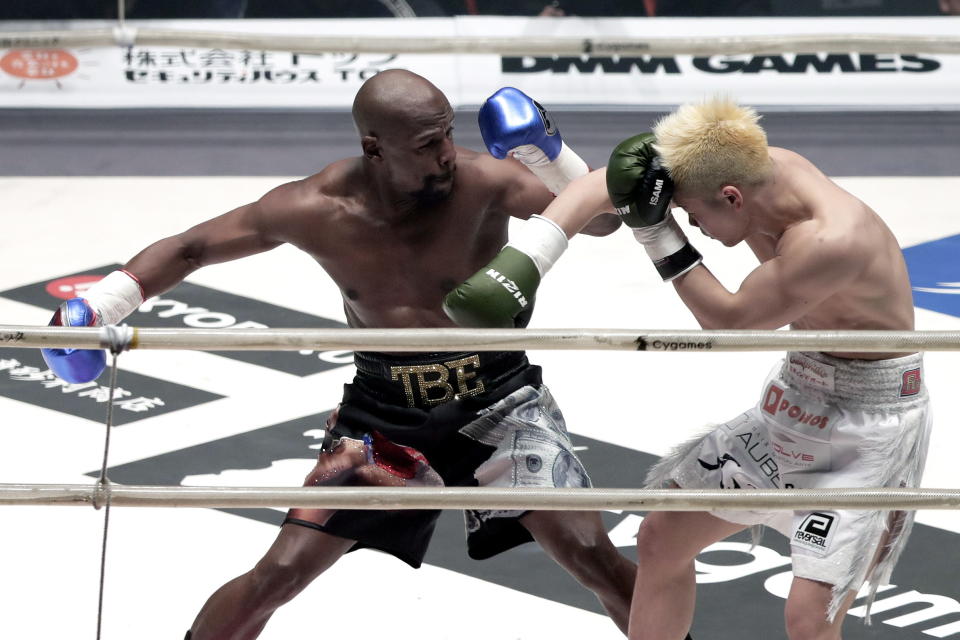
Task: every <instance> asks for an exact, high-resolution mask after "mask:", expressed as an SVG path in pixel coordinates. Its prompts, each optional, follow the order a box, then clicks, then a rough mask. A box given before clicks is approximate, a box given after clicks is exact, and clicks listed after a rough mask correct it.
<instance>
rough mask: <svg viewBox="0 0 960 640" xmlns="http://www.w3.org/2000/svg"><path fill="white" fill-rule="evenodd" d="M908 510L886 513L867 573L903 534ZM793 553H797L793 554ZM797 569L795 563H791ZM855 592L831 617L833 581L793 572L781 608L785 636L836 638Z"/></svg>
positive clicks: (792, 639)
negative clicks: (797, 574)
mask: <svg viewBox="0 0 960 640" xmlns="http://www.w3.org/2000/svg"><path fill="white" fill-rule="evenodd" d="M906 516H907V513H906V512H904V511H891V512H890V515H889V516H888V517H887V526H886V528H885V530H884V532H883V533H882V534H881V535H880V538H879V541H878V543H877V547H876V551H874V554H873V558H872V559H871V561H870V568H869V569H868V570H867V576H869V575H870V573H871V572H872V571H873V570H874V569H875V568H876V566H877V564H878V563H880V562H881V561H882V560H884V558H885V557H886V556H887V554H888V553H890V551H891V547H890V545H891V543H896V542H897V540H898V539H899V538H900V536H902V535H903V529H904V525H905V524H906ZM858 543H859V544H862V543H863V541H857V540H856V539H855V538H854V539H853V540H848V541H847V544H858ZM794 557H796V556H794ZM794 571H797V565H796V563H795V565H794ZM856 595H857V592H856V591H855V590H850V591H849V592H848V593H847V596H846V598H845V599H844V600H843V602H842V603H840V606H839V608H838V610H837V612H836V614H835V615H834V616H833V620H830V618H829V614H828V612H829V611H830V605H831V604H832V599H833V585H832V584H830V583H828V582H823V581H820V580H814V579H811V578H806V577H800V576H795V577H794V579H793V583H792V584H791V585H790V593H789V595H788V596H787V604H786V607H785V609H784V622H785V624H786V628H787V637H789V638H790V640H839V639H840V637H841V631H842V625H843V619H844V617H845V616H846V615H847V610H848V609H849V608H850V605H851V604H853V601H854V600H855V599H856Z"/></svg>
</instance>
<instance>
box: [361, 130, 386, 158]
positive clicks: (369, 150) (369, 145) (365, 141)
mask: <svg viewBox="0 0 960 640" xmlns="http://www.w3.org/2000/svg"><path fill="white" fill-rule="evenodd" d="M360 146H361V147H362V148H363V155H364V157H366V158H368V159H370V160H379V159H380V158H381V157H382V154H381V153H380V140H379V139H377V137H376V136H363V137H362V138H360Z"/></svg>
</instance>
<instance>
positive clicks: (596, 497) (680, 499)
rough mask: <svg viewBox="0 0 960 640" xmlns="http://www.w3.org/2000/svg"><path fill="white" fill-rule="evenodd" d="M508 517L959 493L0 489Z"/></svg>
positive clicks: (824, 504)
mask: <svg viewBox="0 0 960 640" xmlns="http://www.w3.org/2000/svg"><path fill="white" fill-rule="evenodd" d="M108 500H109V502H110V504H111V505H112V506H114V507H198V508H234V509H240V508H246V509H252V508H264V507H285V508H291V507H296V508H305V509H319V508H328V509H329V508H336V509H508V510H527V509H536V510H546V511H598V510H608V511H709V510H711V509H776V510H785V511H786V510H790V511H792V510H810V509H880V510H895V509H910V510H913V509H938V510H947V509H958V508H960V489H880V488H877V489H874V488H870V489H596V488H594V489H531V488H517V489H502V488H494V487H466V488H464V487H443V488H433V487H323V486H320V487H163V486H135V485H121V484H110V483H97V484H95V485H81V484H74V485H45V484H0V506H2V505H7V506H9V505H44V506H93V507H95V508H99V507H100V506H103V504H104V503H105V502H107V501H108Z"/></svg>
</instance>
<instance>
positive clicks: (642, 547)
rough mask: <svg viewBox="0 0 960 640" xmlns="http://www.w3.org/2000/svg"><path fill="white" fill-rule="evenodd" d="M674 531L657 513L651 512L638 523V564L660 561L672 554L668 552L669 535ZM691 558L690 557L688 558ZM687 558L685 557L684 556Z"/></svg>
mask: <svg viewBox="0 0 960 640" xmlns="http://www.w3.org/2000/svg"><path fill="white" fill-rule="evenodd" d="M674 533H675V532H673V531H671V530H670V527H669V525H668V524H667V523H666V522H664V519H663V518H662V517H661V514H659V513H651V514H650V515H648V516H647V517H646V518H644V519H643V522H642V523H640V529H639V530H638V531H637V561H638V562H639V564H640V565H646V566H650V565H653V564H657V563H661V562H663V561H664V560H666V559H667V558H670V557H671V555H672V554H670V553H669V551H670V549H669V546H670V545H669V543H670V540H671V536H672V535H674ZM690 559H691V560H692V558H690ZM684 560H687V558H684Z"/></svg>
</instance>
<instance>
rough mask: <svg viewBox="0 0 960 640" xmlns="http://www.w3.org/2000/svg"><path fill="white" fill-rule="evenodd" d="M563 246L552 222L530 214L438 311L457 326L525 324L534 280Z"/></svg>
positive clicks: (564, 239)
mask: <svg viewBox="0 0 960 640" xmlns="http://www.w3.org/2000/svg"><path fill="white" fill-rule="evenodd" d="M566 248H567V234H566V233H564V231H563V230H562V229H561V228H560V227H559V226H557V224H556V223H554V222H552V221H550V220H547V219H546V218H543V217H541V216H537V215H535V216H531V217H530V219H529V220H527V221H526V222H524V223H523V225H522V227H521V228H520V230H519V233H517V234H515V237H514V238H511V240H510V242H508V243H507V245H506V246H505V247H504V248H503V249H501V250H500V253H498V254H497V255H496V256H495V257H494V258H493V260H491V261H490V262H489V263H488V264H487V265H486V266H485V267H483V268H482V269H480V270H479V271H477V272H476V273H475V274H473V275H472V276H470V277H469V278H467V280H466V281H465V282H464V283H463V284H461V285H460V286H459V287H457V288H456V289H454V290H453V291H451V292H450V293H448V294H447V296H446V297H445V298H444V300H443V311H444V312H445V313H446V314H447V316H448V317H449V318H450V319H451V320H453V321H454V322H455V323H456V324H457V325H459V326H461V327H474V328H485V327H486V328H500V329H509V328H513V327H516V326H526V323H527V321H528V320H529V317H530V312H531V311H532V310H533V300H534V297H535V296H536V292H537V287H538V286H540V280H541V279H542V278H543V276H544V275H546V273H547V271H549V270H550V267H552V266H553V263H554V262H555V261H556V260H557V258H559V257H560V255H561V254H562V253H563V252H564V251H565V250H566Z"/></svg>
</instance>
